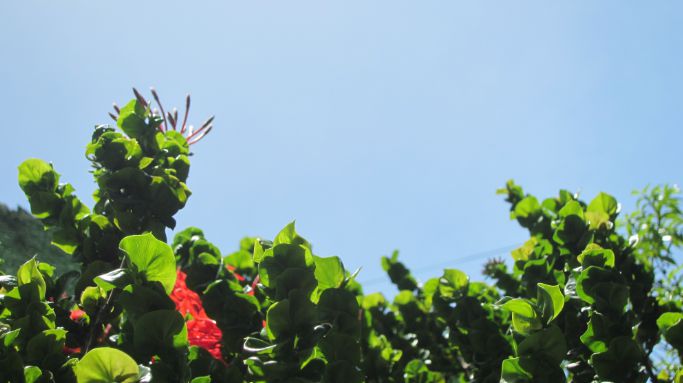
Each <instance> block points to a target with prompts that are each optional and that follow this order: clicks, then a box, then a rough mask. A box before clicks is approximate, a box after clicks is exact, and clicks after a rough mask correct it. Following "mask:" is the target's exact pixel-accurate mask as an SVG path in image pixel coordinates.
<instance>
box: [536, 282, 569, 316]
mask: <svg viewBox="0 0 683 383" xmlns="http://www.w3.org/2000/svg"><path fill="white" fill-rule="evenodd" d="M537 286H538V289H536V292H537V294H538V305H539V306H540V309H541V313H542V316H543V319H544V320H545V323H546V324H547V323H550V322H551V321H552V320H553V319H555V318H557V316H558V315H560V312H562V308H563V307H564V295H562V291H560V287H559V286H557V285H555V286H551V285H546V284H545V283H539V284H538V285H537Z"/></svg>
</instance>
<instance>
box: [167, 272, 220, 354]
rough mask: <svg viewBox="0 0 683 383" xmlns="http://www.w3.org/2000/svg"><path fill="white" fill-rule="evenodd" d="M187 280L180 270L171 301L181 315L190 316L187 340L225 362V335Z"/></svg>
mask: <svg viewBox="0 0 683 383" xmlns="http://www.w3.org/2000/svg"><path fill="white" fill-rule="evenodd" d="M186 278H187V275H186V274H185V273H183V272H182V271H180V270H178V277H177V278H176V282H175V286H174V287H173V292H172V293H171V299H172V300H173V302H175V305H176V310H178V312H179V313H181V314H182V315H183V316H188V315H190V319H188V320H187V338H188V340H189V342H190V344H191V345H192V346H198V347H201V348H203V349H205V350H207V351H208V352H209V353H210V354H211V355H212V356H213V357H214V358H216V359H218V360H223V359H222V355H221V338H222V337H223V333H221V330H220V329H219V328H218V326H216V322H215V321H213V320H212V319H211V318H209V317H208V316H207V315H206V312H205V311H204V307H203V306H202V301H201V299H200V298H199V295H197V293H195V292H194V291H192V290H190V289H189V288H188V287H187V284H185V279H186Z"/></svg>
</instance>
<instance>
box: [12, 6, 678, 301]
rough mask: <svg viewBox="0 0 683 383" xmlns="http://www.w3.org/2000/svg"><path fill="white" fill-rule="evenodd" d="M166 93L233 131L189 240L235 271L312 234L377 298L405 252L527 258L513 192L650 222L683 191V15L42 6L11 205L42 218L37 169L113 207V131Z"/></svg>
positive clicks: (196, 187) (206, 157) (440, 258)
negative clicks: (642, 207)
mask: <svg viewBox="0 0 683 383" xmlns="http://www.w3.org/2000/svg"><path fill="white" fill-rule="evenodd" d="M152 85H153V86H156V88H157V89H158V90H159V92H160V93H161V96H162V99H163V100H165V104H166V107H167V108H169V106H170V105H172V104H176V105H178V106H180V105H181V104H182V101H183V97H184V94H185V93H187V92H190V93H192V95H193V113H192V115H191V120H192V121H194V122H195V123H197V124H199V123H201V121H203V119H204V118H206V117H208V116H209V115H210V114H215V115H216V121H215V125H216V127H215V129H214V131H213V132H212V133H211V134H210V135H209V136H208V137H207V139H206V140H204V141H202V142H201V143H199V144H197V145H196V146H193V148H194V151H195V156H194V157H193V158H192V170H191V175H190V179H189V186H190V188H191V189H192V191H193V193H194V194H193V195H192V197H191V198H190V202H189V203H188V205H187V207H186V209H185V210H184V211H183V212H181V214H179V216H178V228H183V227H185V226H188V225H196V226H200V227H201V228H203V229H204V230H205V232H206V234H207V235H208V238H209V240H211V241H213V242H215V243H217V244H218V245H219V246H220V247H221V249H222V250H223V252H225V253H228V252H230V251H231V250H232V249H234V248H236V246H237V243H238V241H239V239H240V238H241V237H242V236H244V235H260V236H263V237H266V238H272V237H273V236H274V235H275V234H276V233H277V231H278V230H279V228H281V227H282V226H284V225H285V224H286V223H288V222H289V221H291V220H293V219H296V220H297V226H298V229H299V232H301V233H302V234H303V235H304V236H305V237H307V238H308V239H310V240H311V241H312V242H313V244H314V246H315V250H316V253H318V254H319V255H339V256H341V257H342V259H343V260H344V262H345V264H346V265H347V267H348V268H351V269H355V268H356V267H358V266H363V270H362V272H361V275H360V277H359V279H360V280H361V281H368V280H374V279H375V278H377V277H378V276H380V275H381V268H380V265H379V257H380V256H381V255H383V254H389V253H390V252H391V251H392V250H393V249H400V251H401V256H402V258H403V260H404V261H405V262H406V263H407V264H408V265H409V266H410V267H414V268H417V269H420V270H421V271H420V272H419V273H417V274H418V277H420V278H422V279H426V278H427V277H430V276H436V275H438V274H439V271H438V270H437V268H436V267H435V268H433V269H431V270H429V267H426V266H429V265H433V264H443V265H448V266H449V267H455V268H460V269H462V270H464V271H466V272H468V273H470V274H472V275H473V276H475V277H476V278H478V277H479V270H480V267H481V264H482V263H483V262H484V258H481V259H477V260H474V261H470V262H466V263H464V262H458V261H457V259H458V258H460V257H465V256H468V255H470V254H472V253H477V252H480V251H486V250H490V249H496V248H501V247H504V246H507V245H511V244H516V243H519V242H522V241H523V240H524V239H525V233H524V232H523V231H522V230H521V229H519V228H518V226H517V224H516V223H515V222H512V221H510V220H509V217H508V207H507V206H506V204H505V203H504V202H503V201H502V199H501V198H500V197H499V196H496V195H495V190H496V189H497V188H498V187H500V186H502V185H503V184H504V183H505V181H506V180H507V179H509V178H514V179H515V180H516V181H517V182H518V183H520V184H521V185H522V186H524V187H525V189H527V191H529V192H531V193H534V194H536V195H538V196H539V197H547V196H551V195H555V193H556V191H557V190H558V189H559V188H567V189H569V190H572V191H580V192H581V194H582V196H583V197H584V198H585V199H590V198H592V196H593V195H595V194H596V193H597V192H599V191H606V192H609V193H612V194H613V195H615V196H616V197H617V198H619V199H620V200H621V201H622V202H623V205H624V210H630V209H631V208H632V206H633V198H632V197H631V196H630V192H631V190H633V189H635V188H641V187H643V186H645V185H647V184H654V183H663V182H667V183H680V181H681V178H682V176H683V170H681V169H682V167H681V165H682V164H681V140H682V139H683V133H682V132H683V108H682V106H683V3H681V2H680V1H650V2H642V1H623V0H619V1H600V2H597V1H587V0H586V1H552V2H551V1H498V2H494V1H455V0H449V1H401V0H393V1H380V0H376V1H369V0H343V1H321V0H315V1H313V0H311V1H239V2H237V1H225V0H221V1H192V2H188V1H168V0H165V1H127V0H126V1H109V2H105V1H91V0H73V1H31V0H21V1H2V2H0V115H1V116H2V119H1V123H2V129H3V131H4V134H5V139H4V140H3V142H5V144H4V147H3V149H2V150H1V151H0V176H1V177H2V178H1V179H2V182H0V201H2V202H5V203H7V204H9V205H21V206H27V204H26V202H25V199H24V196H23V194H22V192H21V190H20V189H19V187H18V186H17V184H16V167H17V165H19V163H20V162H21V161H22V160H24V159H26V158H28V157H39V158H43V159H45V160H48V161H51V162H53V163H54V165H55V167H56V169H57V170H58V171H59V172H60V173H61V174H62V179H63V180H64V181H67V182H70V183H72V184H73V185H74V186H75V187H76V189H77V192H78V194H79V195H80V196H81V197H82V198H83V199H85V200H86V201H91V198H90V195H91V194H92V192H93V190H94V183H93V182H92V180H91V178H90V175H89V173H88V170H89V163H88V161H87V160H86V159H85V157H84V151H85V145H86V143H87V142H88V141H89V137H90V134H91V130H92V127H93V126H94V124H96V123H101V122H107V121H108V117H107V114H106V113H107V112H108V111H109V109H110V106H111V103H112V102H113V101H116V102H118V103H119V104H122V103H124V102H125V101H127V100H128V99H129V98H131V96H132V93H131V92H130V88H131V87H132V86H136V87H138V88H140V89H147V88H149V86H152ZM503 255H504V256H506V255H505V254H503ZM506 257H507V256H506ZM425 269H427V270H425ZM372 289H378V290H383V291H388V290H387V285H386V284H384V283H375V284H373V285H372V286H370V288H369V290H372Z"/></svg>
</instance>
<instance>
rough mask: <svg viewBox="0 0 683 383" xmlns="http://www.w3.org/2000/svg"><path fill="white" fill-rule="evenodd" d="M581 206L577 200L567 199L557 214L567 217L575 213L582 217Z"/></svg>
mask: <svg viewBox="0 0 683 383" xmlns="http://www.w3.org/2000/svg"><path fill="white" fill-rule="evenodd" d="M583 213H584V212H583V207H581V204H580V203H578V202H577V201H569V202H567V204H565V205H564V207H562V209H560V211H559V214H560V217H562V218H567V217H569V216H572V215H575V216H578V217H580V218H581V219H583V217H584V215H583Z"/></svg>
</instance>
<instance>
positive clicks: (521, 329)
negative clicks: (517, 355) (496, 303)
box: [502, 298, 542, 335]
mask: <svg viewBox="0 0 683 383" xmlns="http://www.w3.org/2000/svg"><path fill="white" fill-rule="evenodd" d="M502 307H503V309H505V310H508V311H510V312H512V326H513V327H514V329H515V331H517V332H518V333H520V334H525V335H526V334H529V333H530V332H532V331H534V330H538V329H540V328H541V327H542V324H541V320H540V318H539V317H538V314H537V313H536V310H535V309H534V307H533V306H532V305H531V303H529V302H528V301H526V300H524V299H521V298H515V299H511V300H509V301H507V302H505V303H504V304H503V306H502Z"/></svg>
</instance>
